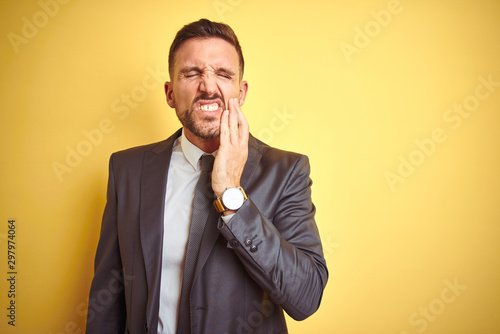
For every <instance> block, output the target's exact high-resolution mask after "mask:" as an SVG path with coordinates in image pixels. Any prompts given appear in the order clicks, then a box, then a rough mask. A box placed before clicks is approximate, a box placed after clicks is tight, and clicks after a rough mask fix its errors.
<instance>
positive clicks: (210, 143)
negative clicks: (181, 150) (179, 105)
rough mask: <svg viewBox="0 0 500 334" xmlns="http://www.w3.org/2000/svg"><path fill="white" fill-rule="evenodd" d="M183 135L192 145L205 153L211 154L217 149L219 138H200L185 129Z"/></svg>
mask: <svg viewBox="0 0 500 334" xmlns="http://www.w3.org/2000/svg"><path fill="white" fill-rule="evenodd" d="M184 134H185V135H186V138H187V139H188V140H189V141H190V142H191V143H193V145H195V146H196V147H198V148H199V149H200V150H202V151H203V152H205V153H213V152H215V151H217V149H218V148H219V145H220V137H217V138H213V139H204V138H200V137H198V136H196V135H195V134H194V133H192V132H191V131H189V130H188V129H186V128H184Z"/></svg>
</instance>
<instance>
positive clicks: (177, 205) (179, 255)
mask: <svg viewBox="0 0 500 334" xmlns="http://www.w3.org/2000/svg"><path fill="white" fill-rule="evenodd" d="M203 154H204V152H203V151H202V150H201V149H199V148H198V147H196V146H195V145H194V144H192V143H191V142H190V141H189V140H188V139H187V138H186V136H185V135H184V131H183V132H182V135H181V136H180V137H179V138H177V140H176V141H175V143H174V146H173V149H172V157H171V159H170V167H169V169H168V181H167V189H166V191H167V193H166V199H165V215H164V223H163V225H164V233H163V258H162V272H161V288H160V311H159V319H158V334H175V330H176V328H177V316H178V312H179V300H180V296H181V286H182V271H183V268H184V258H185V255H186V249H187V241H188V236H189V225H190V222H191V212H192V207H193V200H194V192H195V188H196V183H197V182H198V179H199V178H200V174H201V162H200V161H199V159H200V157H201V156H202V155H203Z"/></svg>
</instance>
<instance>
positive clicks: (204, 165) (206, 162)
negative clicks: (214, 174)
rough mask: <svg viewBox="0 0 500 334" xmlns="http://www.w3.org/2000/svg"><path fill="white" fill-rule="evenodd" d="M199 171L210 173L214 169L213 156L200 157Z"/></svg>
mask: <svg viewBox="0 0 500 334" xmlns="http://www.w3.org/2000/svg"><path fill="white" fill-rule="evenodd" d="M200 159H201V171H202V172H211V171H212V168H213V167H214V160H215V158H214V156H213V155H211V154H204V155H202V156H201V158H200Z"/></svg>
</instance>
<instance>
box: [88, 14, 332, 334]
mask: <svg viewBox="0 0 500 334" xmlns="http://www.w3.org/2000/svg"><path fill="white" fill-rule="evenodd" d="M243 68H244V61H243V55H242V52H241V47H240V45H239V42H238V39H237V38H236V35H235V34H234V32H233V30H232V29H231V28H230V27H229V26H227V25H225V24H222V23H214V22H211V21H208V20H205V19H202V20H200V21H197V22H193V23H191V24H189V25H186V26H184V27H183V28H182V29H181V30H180V31H179V32H178V33H177V35H176V38H175V39H174V41H173V43H172V46H171V48H170V55H169V73H170V79H171V81H170V82H167V83H166V84H165V92H166V97H167V103H168V104H169V106H170V107H172V108H175V111H176V113H177V116H178V118H179V120H180V121H181V123H182V129H180V130H179V131H177V132H176V133H175V134H173V135H172V136H171V137H170V138H168V139H167V140H165V141H162V142H159V143H155V144H151V145H147V146H141V147H136V148H132V149H129V150H125V151H122V152H118V153H114V154H113V155H112V156H111V159H110V169H109V182H108V195H107V203H106V208H105V210H104V215H103V222H102V228H101V236H100V240H99V245H98V248H97V253H96V260H95V276H94V279H93V282H92V286H91V290H90V296H89V311H88V319H87V333H92V334H95V333H106V334H109V333H181V334H184V333H230V334H234V333H286V332H287V327H286V323H285V320H284V316H283V310H285V311H286V312H287V313H288V314H289V315H290V316H291V317H292V318H294V319H297V320H302V319H305V318H307V317H308V316H310V315H311V314H313V313H314V312H315V311H316V310H317V308H318V307H319V304H320V301H321V297H322V293H323V289H324V287H325V285H326V282H327V278H328V272H327V268H326V263H325V260H324V258H323V252H322V246H321V241H320V238H319V234H318V230H317V227H316V223H315V221H314V213H315V208H314V205H313V204H312V202H311V189H310V188H311V180H310V178H309V162H308V159H307V157H306V156H304V155H299V154H296V153H291V152H284V151H281V150H278V149H274V148H271V147H269V146H267V145H265V144H264V143H262V142H260V141H259V140H257V139H256V138H254V137H253V136H251V135H250V134H249V130H248V123H247V121H246V119H245V117H244V115H243V113H242V111H241V106H242V105H243V103H244V102H245V98H246V94H247V89H248V84H247V82H245V81H243V80H242V77H243ZM213 156H215V160H213ZM200 157H201V158H200ZM199 159H201V162H200V161H199ZM210 160H211V161H213V169H212V170H211V172H210V166H211V164H212V162H211V161H210ZM202 180H205V181H202ZM204 182H205V183H204ZM198 184H199V185H198ZM207 196H208V197H207ZM200 203H204V204H200ZM212 203H213V204H212ZM203 215H204V216H203ZM199 217H201V218H199ZM191 219H192V221H191ZM200 221H201V223H200ZM200 224H201V225H200ZM200 226H201V227H200ZM197 238H198V239H197Z"/></svg>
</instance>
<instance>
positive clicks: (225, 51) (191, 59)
mask: <svg viewBox="0 0 500 334" xmlns="http://www.w3.org/2000/svg"><path fill="white" fill-rule="evenodd" d="M238 61H239V60H238V53H237V52H236V48H235V47H234V46H232V45H231V44H230V43H229V42H227V41H225V40H223V39H222V38H217V37H208V38H204V37H200V38H198V37H197V38H191V39H188V40H187V41H185V42H184V43H182V44H181V46H180V47H179V49H177V52H176V55H175V63H174V66H175V68H176V69H177V70H178V69H179V68H182V67H184V66H199V67H207V66H209V67H221V66H223V67H230V68H233V69H237V68H238Z"/></svg>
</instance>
